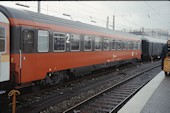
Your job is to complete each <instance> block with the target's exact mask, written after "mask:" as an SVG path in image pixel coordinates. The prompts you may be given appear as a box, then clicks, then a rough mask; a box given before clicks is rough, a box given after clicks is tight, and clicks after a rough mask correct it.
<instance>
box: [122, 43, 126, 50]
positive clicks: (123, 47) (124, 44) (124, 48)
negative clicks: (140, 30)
mask: <svg viewBox="0 0 170 113" xmlns="http://www.w3.org/2000/svg"><path fill="white" fill-rule="evenodd" d="M122 49H123V50H126V42H122Z"/></svg>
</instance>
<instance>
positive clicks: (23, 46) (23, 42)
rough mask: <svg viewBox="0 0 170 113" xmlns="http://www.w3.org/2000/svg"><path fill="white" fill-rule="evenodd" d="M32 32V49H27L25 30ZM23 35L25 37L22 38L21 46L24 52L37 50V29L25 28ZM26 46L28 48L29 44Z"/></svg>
mask: <svg viewBox="0 0 170 113" xmlns="http://www.w3.org/2000/svg"><path fill="white" fill-rule="evenodd" d="M26 31H27V32H31V33H32V35H33V37H32V41H33V44H32V49H33V50H32V51H30V50H29V51H26V50H25V49H24V48H25V32H26ZM22 34H23V35H22V36H23V38H22V45H21V48H22V51H23V52H24V53H34V52H35V51H36V46H35V44H36V39H35V36H36V34H35V30H33V29H30V28H24V29H23V30H22ZM26 48H28V46H27V47H26Z"/></svg>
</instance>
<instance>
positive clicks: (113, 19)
mask: <svg viewBox="0 0 170 113" xmlns="http://www.w3.org/2000/svg"><path fill="white" fill-rule="evenodd" d="M113 30H115V15H113Z"/></svg>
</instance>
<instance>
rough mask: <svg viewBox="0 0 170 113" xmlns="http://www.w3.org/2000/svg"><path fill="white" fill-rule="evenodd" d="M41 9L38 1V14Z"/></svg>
mask: <svg viewBox="0 0 170 113" xmlns="http://www.w3.org/2000/svg"><path fill="white" fill-rule="evenodd" d="M40 9H41V5H40V1H38V13H40V11H41V10H40Z"/></svg>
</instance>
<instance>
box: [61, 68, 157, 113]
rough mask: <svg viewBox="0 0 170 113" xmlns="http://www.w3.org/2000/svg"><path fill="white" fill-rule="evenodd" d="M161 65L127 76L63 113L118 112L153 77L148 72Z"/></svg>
mask: <svg viewBox="0 0 170 113" xmlns="http://www.w3.org/2000/svg"><path fill="white" fill-rule="evenodd" d="M159 66H160V65H157V66H154V67H152V68H149V69H147V70H145V71H143V72H141V73H138V74H136V75H134V76H132V77H130V78H127V79H125V80H124V81H122V82H120V83H117V84H116V85H114V86H111V87H109V88H107V89H105V90H103V91H101V92H99V93H97V94H96V95H94V96H92V97H90V98H88V99H86V100H84V101H83V102H81V103H79V104H77V105H75V106H73V107H71V108H69V109H67V110H65V111H64V112H63V113H116V112H117V111H118V110H119V109H120V108H121V107H122V106H123V105H124V104H125V103H126V102H127V101H128V100H129V99H130V98H131V97H132V96H133V95H134V94H135V93H136V92H137V91H139V90H140V89H141V88H142V87H143V86H144V85H145V84H146V83H148V82H149V81H150V80H151V79H152V78H153V77H148V76H146V74H147V72H148V71H150V70H152V69H154V68H156V67H159ZM143 75H144V76H143Z"/></svg>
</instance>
